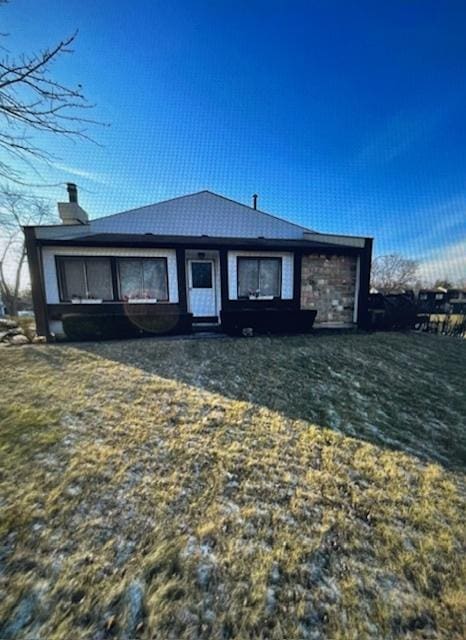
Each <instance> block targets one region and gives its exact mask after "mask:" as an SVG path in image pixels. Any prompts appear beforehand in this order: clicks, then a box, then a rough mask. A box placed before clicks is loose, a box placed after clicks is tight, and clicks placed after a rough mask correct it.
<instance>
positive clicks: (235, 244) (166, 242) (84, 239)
mask: <svg viewBox="0 0 466 640" xmlns="http://www.w3.org/2000/svg"><path fill="white" fill-rule="evenodd" d="M362 240H365V239H362ZM37 243H38V244H40V245H42V246H69V247H87V246H113V247H154V248H155V247H159V248H160V247H163V248H172V247H184V248H199V249H202V248H204V249H207V248H216V249H220V248H231V249H233V248H236V249H243V248H244V249H251V248H252V249H268V250H274V249H275V250H289V251H292V250H296V249H299V250H302V251H303V252H306V250H307V251H309V252H310V253H314V252H316V251H322V252H329V251H332V252H336V253H340V252H341V253H342V252H347V251H349V252H351V253H352V252H358V251H360V250H361V249H363V248H364V246H365V243H363V244H362V246H359V245H358V246H354V245H351V244H347V245H344V244H341V243H337V242H336V243H330V242H317V241H315V240H287V239H283V240H282V239H275V238H229V237H228V238H214V237H210V236H207V235H205V236H155V235H152V234H144V235H133V234H115V233H105V234H92V235H87V236H80V237H79V238H68V239H66V240H65V239H59V238H53V239H52V238H47V239H40V238H38V239H37Z"/></svg>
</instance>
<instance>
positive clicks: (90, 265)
mask: <svg viewBox="0 0 466 640" xmlns="http://www.w3.org/2000/svg"><path fill="white" fill-rule="evenodd" d="M59 269H60V275H61V282H60V295H61V299H62V300H71V299H73V298H84V299H88V298H94V299H102V300H113V287H112V270H111V266H110V259H109V258H74V257H73V258H71V257H70V258H60V259H59Z"/></svg>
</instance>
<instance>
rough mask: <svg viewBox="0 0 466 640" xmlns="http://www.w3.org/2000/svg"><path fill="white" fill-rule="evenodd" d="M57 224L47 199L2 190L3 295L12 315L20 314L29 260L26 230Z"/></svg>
mask: <svg viewBox="0 0 466 640" xmlns="http://www.w3.org/2000/svg"><path fill="white" fill-rule="evenodd" d="M54 221H55V220H54V217H53V216H52V214H51V211H50V207H49V203H48V202H47V201H46V200H44V199H43V198H38V197H37V196H29V195H27V194H25V193H21V192H19V191H13V190H11V189H9V188H8V187H3V188H1V189H0V295H1V297H2V300H3V303H4V304H5V305H6V307H7V309H8V312H9V313H10V315H16V314H17V311H18V300H19V297H20V291H21V285H22V281H21V276H22V272H23V267H24V264H25V259H26V247H25V243H24V233H23V229H22V227H23V226H24V225H38V224H43V223H45V222H54ZM6 263H8V273H7V269H6Z"/></svg>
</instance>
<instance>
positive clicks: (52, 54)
mask: <svg viewBox="0 0 466 640" xmlns="http://www.w3.org/2000/svg"><path fill="white" fill-rule="evenodd" d="M2 4H4V3H2V2H1V0H0V6H1V5H2ZM1 35H3V36H5V35H6V34H1ZM76 35H77V34H76V33H75V34H73V35H71V36H70V37H68V38H65V39H64V40H61V41H60V42H59V43H58V44H56V45H55V46H53V47H51V48H48V49H44V50H42V51H39V52H37V53H32V54H29V55H26V54H21V55H19V56H11V55H10V54H9V53H6V54H5V55H4V56H3V58H1V59H0V149H3V150H4V151H5V152H6V153H7V155H9V156H10V158H11V159H12V160H13V159H14V158H16V159H19V160H21V161H23V162H26V163H27V164H29V165H31V164H32V161H33V160H34V159H36V160H37V159H42V160H47V159H50V157H51V156H50V154H48V153H47V152H46V151H45V150H44V149H42V148H40V147H38V146H36V145H35V144H34V142H33V140H32V138H31V135H32V134H34V133H35V132H46V133H51V134H58V135H62V136H65V137H70V138H87V139H90V138H89V136H88V134H87V130H86V127H87V125H89V124H99V123H97V122H96V121H94V120H90V119H87V118H85V117H83V116H82V110H83V109H90V108H92V107H93V105H91V104H89V103H88V102H87V100H86V98H85V96H84V94H83V92H82V87H81V85H79V84H78V85H77V86H76V87H68V86H66V85H64V84H62V83H61V82H58V81H56V80H54V79H53V77H51V75H50V71H51V68H52V66H53V63H54V62H55V61H56V60H57V59H58V58H60V57H61V56H62V55H63V54H67V53H71V52H72V49H71V46H72V44H73V42H74V41H75V39H76ZM0 176H3V177H4V178H8V179H10V180H14V181H16V182H20V178H21V176H20V173H19V172H18V170H17V169H14V168H13V167H12V165H11V162H10V163H9V162H7V161H4V160H0Z"/></svg>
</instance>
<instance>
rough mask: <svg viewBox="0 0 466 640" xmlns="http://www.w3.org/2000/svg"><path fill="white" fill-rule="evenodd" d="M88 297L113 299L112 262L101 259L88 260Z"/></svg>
mask: <svg viewBox="0 0 466 640" xmlns="http://www.w3.org/2000/svg"><path fill="white" fill-rule="evenodd" d="M86 275H87V297H88V298H101V299H102V300H112V299H113V287H112V270H111V267H110V260H102V259H101V258H95V259H92V258H91V259H88V260H86Z"/></svg>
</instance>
